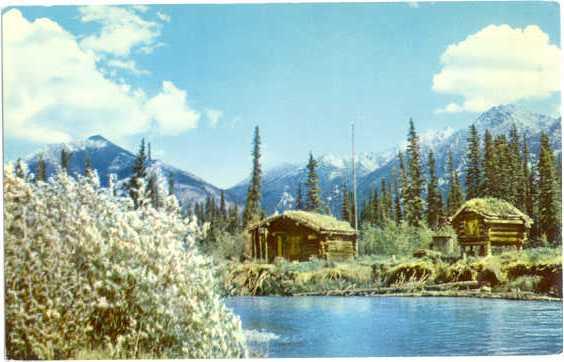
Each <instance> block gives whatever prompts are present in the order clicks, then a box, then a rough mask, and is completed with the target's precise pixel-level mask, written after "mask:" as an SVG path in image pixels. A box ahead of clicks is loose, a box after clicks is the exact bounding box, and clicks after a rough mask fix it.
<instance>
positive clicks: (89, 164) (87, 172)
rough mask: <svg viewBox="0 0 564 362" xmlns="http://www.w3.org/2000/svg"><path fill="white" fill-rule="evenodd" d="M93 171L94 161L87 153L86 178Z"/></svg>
mask: <svg viewBox="0 0 564 362" xmlns="http://www.w3.org/2000/svg"><path fill="white" fill-rule="evenodd" d="M93 170H94V169H93V168H92V159H91V158H90V154H88V153H87V154H86V156H85V157H84V176H88V175H90V173H91V172H92V171H93Z"/></svg>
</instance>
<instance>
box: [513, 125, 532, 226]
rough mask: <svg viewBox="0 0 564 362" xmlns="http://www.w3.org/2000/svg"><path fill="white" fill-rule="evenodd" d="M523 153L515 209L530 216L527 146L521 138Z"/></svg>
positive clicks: (525, 141)
mask: <svg viewBox="0 0 564 362" xmlns="http://www.w3.org/2000/svg"><path fill="white" fill-rule="evenodd" d="M522 147H523V151H522V159H521V173H520V180H519V185H520V186H519V190H520V191H521V192H520V194H519V198H518V200H519V201H518V203H517V205H516V206H517V207H518V208H519V209H520V210H521V211H523V212H524V213H526V214H527V215H529V216H530V215H531V214H530V213H529V211H532V207H531V208H530V209H529V204H532V198H531V190H530V187H529V177H530V174H531V171H530V170H529V158H530V156H529V146H528V145H527V139H526V138H525V136H523V146H522Z"/></svg>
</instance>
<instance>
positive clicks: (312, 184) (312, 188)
mask: <svg viewBox="0 0 564 362" xmlns="http://www.w3.org/2000/svg"><path fill="white" fill-rule="evenodd" d="M306 186H307V204H306V209H307V210H309V211H317V212H320V211H321V190H320V189H319V176H317V160H316V159H315V158H314V157H313V154H312V153H311V152H310V153H309V161H308V163H307V180H306Z"/></svg>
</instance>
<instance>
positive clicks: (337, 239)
mask: <svg viewBox="0 0 564 362" xmlns="http://www.w3.org/2000/svg"><path fill="white" fill-rule="evenodd" d="M248 231H249V233H250V236H251V243H250V245H251V250H250V254H251V256H252V257H253V258H255V259H261V260H265V261H267V262H272V261H274V259H275V258H276V257H283V258H285V259H286V260H291V261H293V260H298V261H306V260H309V258H311V257H318V258H324V259H327V260H345V259H348V258H351V257H353V256H354V255H356V238H357V233H356V231H355V229H353V228H352V227H351V225H350V224H349V223H348V222H346V221H340V220H337V219H335V218H334V217H332V216H328V215H321V214H317V213H313V212H306V211H298V210H292V211H285V212H284V213H282V214H278V215H273V216H270V217H268V218H266V219H264V220H262V221H261V222H259V223H257V224H254V225H252V226H251V227H249V229H248Z"/></svg>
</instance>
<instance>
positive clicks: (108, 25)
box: [79, 5, 161, 56]
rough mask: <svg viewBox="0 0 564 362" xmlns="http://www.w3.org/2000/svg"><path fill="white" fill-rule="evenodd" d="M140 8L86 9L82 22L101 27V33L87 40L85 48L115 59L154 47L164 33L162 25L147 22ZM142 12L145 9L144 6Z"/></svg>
mask: <svg viewBox="0 0 564 362" xmlns="http://www.w3.org/2000/svg"><path fill="white" fill-rule="evenodd" d="M139 9H140V8H139V7H129V8H126V7H118V6H96V5H92V6H84V7H80V8H79V12H80V20H81V21H82V22H85V23H96V24H99V25H100V26H101V28H100V31H99V32H98V33H97V34H93V35H88V36H86V37H84V38H83V39H82V40H81V42H80V45H81V46H82V47H83V48H84V49H88V50H93V51H95V52H99V53H108V54H111V55H115V56H127V55H129V54H130V52H131V51H132V49H134V48H136V47H143V48H151V49H153V48H154V45H155V44H156V43H157V39H158V37H159V36H160V33H161V24H160V23H159V22H157V21H150V20H146V19H143V18H142V17H141V16H140V14H139V12H144V11H146V10H144V11H143V10H139ZM141 9H144V8H143V7H142V8H141Z"/></svg>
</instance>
